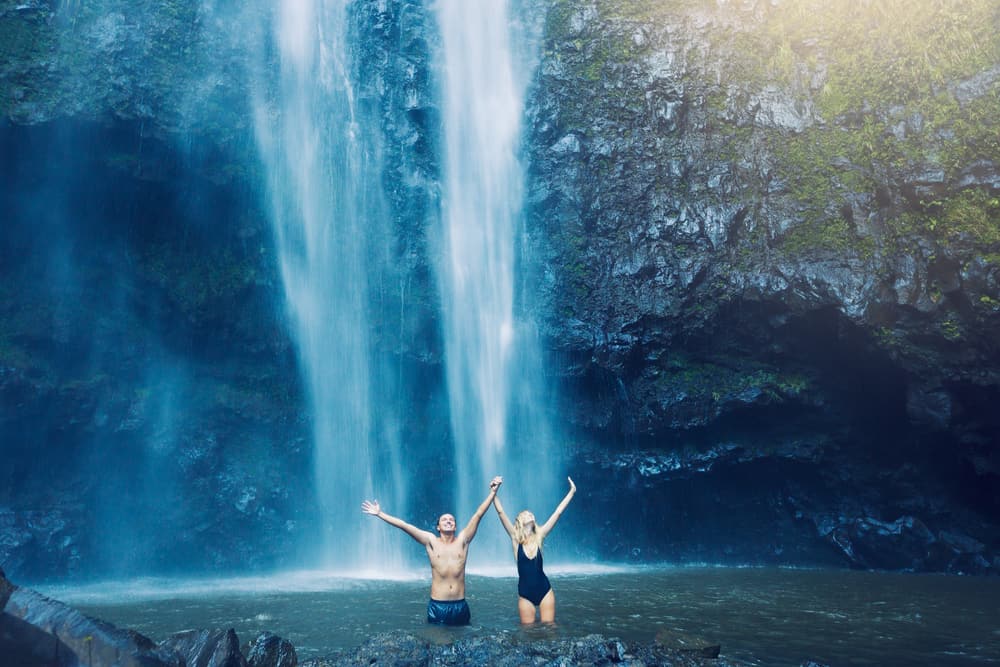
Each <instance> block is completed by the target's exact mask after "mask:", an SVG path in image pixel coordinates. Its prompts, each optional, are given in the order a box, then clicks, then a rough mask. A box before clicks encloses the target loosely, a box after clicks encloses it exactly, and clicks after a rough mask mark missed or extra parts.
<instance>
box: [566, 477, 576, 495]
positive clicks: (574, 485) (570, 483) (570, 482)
mask: <svg viewBox="0 0 1000 667" xmlns="http://www.w3.org/2000/svg"><path fill="white" fill-rule="evenodd" d="M566 479H567V480H569V492H570V493H576V484H574V483H573V478H572V477H567V478H566Z"/></svg>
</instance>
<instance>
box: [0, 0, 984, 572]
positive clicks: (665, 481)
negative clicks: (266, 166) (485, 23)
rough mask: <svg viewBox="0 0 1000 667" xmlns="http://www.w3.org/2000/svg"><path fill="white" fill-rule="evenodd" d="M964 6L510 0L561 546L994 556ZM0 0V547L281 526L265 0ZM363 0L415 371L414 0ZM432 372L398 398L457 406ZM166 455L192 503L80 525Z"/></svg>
mask: <svg viewBox="0 0 1000 667" xmlns="http://www.w3.org/2000/svg"><path fill="white" fill-rule="evenodd" d="M966 5H967V6H963V7H962V8H961V10H959V9H957V8H954V7H950V6H947V7H946V6H940V7H925V8H913V7H909V6H908V5H907V4H906V3H901V2H893V1H892V0H883V1H882V2H872V3H869V6H867V7H866V9H865V10H864V11H859V12H857V13H853V14H847V13H842V12H841V10H839V9H838V8H835V7H834V8H831V7H827V6H825V5H823V4H821V3H812V2H808V1H805V0H803V1H802V2H795V3H791V2H775V1H772V2H762V1H757V2H754V1H752V0H747V1H745V2H700V1H696V0H690V1H682V0H678V1H676V2H668V3H664V2H640V1H633V2H604V1H596V0H595V1H590V2H583V3H579V2H572V3H571V2H562V1H555V0H553V1H550V2H533V3H525V4H524V6H523V7H521V13H520V16H521V17H522V20H524V21H527V22H532V23H533V25H535V24H537V26H538V28H539V31H540V42H539V52H538V57H539V60H538V66H537V70H536V74H535V78H534V83H533V85H532V88H531V92H530V95H529V100H528V105H527V109H526V114H525V128H526V129H525V140H524V147H523V154H524V162H525V164H526V165H527V174H526V188H527V192H528V200H527V205H526V211H525V217H524V220H525V224H524V230H523V235H522V247H521V257H522V258H523V267H522V269H523V271H522V275H523V276H524V279H523V284H522V285H521V286H520V292H519V293H520V301H519V303H520V308H521V310H522V312H523V313H524V314H525V316H526V317H530V318H531V319H532V320H533V321H534V322H536V323H537V325H538V328H539V335H540V337H541V340H542V341H543V344H544V347H545V349H546V350H547V361H548V364H547V367H548V369H549V372H550V373H551V375H552V378H551V379H552V382H553V384H555V385H556V386H557V388H558V390H559V391H558V394H559V395H560V396H561V402H559V403H558V404H555V405H552V406H550V408H549V409H550V410H551V411H552V413H553V414H554V415H557V416H558V419H559V420H560V421H561V422H562V423H564V424H565V425H566V427H567V430H568V431H569V433H570V434H571V436H572V437H571V438H570V441H569V442H568V443H567V445H566V446H567V449H568V450H569V451H570V453H571V456H572V459H573V463H572V467H573V472H574V478H575V479H577V482H578V483H579V484H580V486H581V493H580V494H578V497H577V500H576V501H575V507H574V509H575V510H578V511H579V514H580V516H582V517H587V519H586V520H585V521H582V524H581V526H580V527H581V528H582V526H583V524H586V525H589V526H590V527H591V528H594V527H597V528H599V529H598V530H580V531H579V533H580V534H579V545H580V549H581V552H584V553H586V552H595V553H597V554H598V555H599V556H601V557H605V558H616V559H635V560H661V559H662V560H674V561H710V562H739V563H746V562H751V563H796V564H827V565H839V566H844V565H850V566H856V567H887V568H892V569H930V570H947V571H967V572H978V573H987V572H993V571H995V570H996V568H997V567H998V566H997V563H996V558H997V553H998V549H1000V533H998V525H1000V524H998V519H1000V501H998V498H997V495H996V492H995V488H996V483H997V481H998V480H997V477H998V461H997V454H996V443H997V436H998V433H1000V423H998V419H997V417H996V416H995V415H994V413H993V410H992V406H993V405H994V404H995V403H996V399H997V398H998V394H1000V391H998V371H1000V363H998V361H1000V360H998V352H997V345H998V338H997V334H996V332H997V331H998V320H1000V287H998V278H1000V268H998V267H1000V262H998V259H997V258H998V256H1000V231H998V230H1000V224H998V216H1000V203H998V196H1000V195H998V190H1000V180H998V174H997V163H998V162H997V161H998V160H1000V148H998V137H997V125H996V121H995V118H996V117H997V111H1000V101H998V95H1000V54H998V46H997V43H996V39H995V37H994V35H995V34H996V32H997V30H996V29H997V28H998V27H1000V26H998V14H997V10H996V9H995V8H993V7H992V6H990V3H986V2H983V3H979V2H969V3H966ZM0 7H2V9H0V35H2V39H0V44H2V46H0V48H2V49H3V50H4V52H3V57H4V65H3V69H2V71H0V92H2V104H3V117H4V120H3V121H2V124H0V138H2V139H0V141H2V146H3V152H4V160H3V167H2V168H3V170H4V171H3V182H4V191H3V195H2V196H3V198H4V208H5V210H7V211H10V212H11V213H10V214H9V217H8V219H7V221H6V222H5V224H4V233H3V236H2V239H0V241H2V252H3V257H4V261H3V263H2V266H0V271H2V272H3V274H4V281H3V287H2V288H0V289H2V290H3V291H2V292H0V296H2V304H0V307H2V308H3V314H4V315H3V324H2V325H0V326H2V330H0V367H2V374H0V396H2V399H3V401H2V410H3V412H2V417H0V418H2V421H0V426H2V429H3V447H4V452H5V455H6V461H7V463H5V465H4V466H3V468H2V469H0V472H2V474H3V475H4V479H5V485H4V488H5V491H4V495H3V496H2V497H0V534H2V536H3V537H2V541H0V545H2V546H3V550H4V551H3V553H4V559H5V560H4V564H5V567H6V569H7V570H8V571H11V572H17V573H18V575H19V576H22V577H25V576H32V577H41V576H48V575H51V574H52V573H59V572H65V571H70V572H85V571H93V570H95V569H100V568H101V566H102V565H104V566H106V567H107V566H109V565H108V564H111V563H117V564H118V565H119V566H120V567H123V568H124V569H125V570H126V571H128V570H129V569H130V568H133V569H134V567H135V566H136V565H137V564H151V565H152V567H153V568H155V569H165V568H169V567H188V566H190V567H194V568H218V567H227V568H240V567H254V566H273V565H281V564H283V563H287V562H288V555H287V554H285V553H284V551H283V548H282V545H284V544H287V543H289V542H294V541H295V537H296V534H297V532H299V531H306V530H309V525H310V521H312V520H313V519H314V518H315V517H314V516H313V514H312V512H311V509H310V508H311V503H312V493H311V490H310V488H309V485H310V483H311V482H309V481H308V480H310V479H311V477H310V474H309V472H308V468H309V452H308V444H307V437H308V428H307V425H306V424H307V422H308V415H307V414H306V413H305V412H304V410H303V407H302V398H301V389H300V388H299V386H298V380H297V377H298V375H297V371H296V368H295V360H294V354H293V352H292V350H291V343H290V341H289V338H288V333H287V330H286V328H285V326H284V323H283V320H282V304H281V299H282V297H281V294H280V287H279V285H280V283H279V281H278V280H277V278H276V273H275V272H276V267H275V265H274V260H273V252H272V248H271V241H270V236H269V234H270V232H269V230H268V229H267V221H266V214H265V211H264V208H265V207H264V205H263V203H262V202H261V201H260V199H259V198H258V197H257V193H258V192H259V190H260V178H261V173H260V171H259V166H257V161H256V158H255V156H254V145H253V138H252V127H251V126H252V119H251V118H250V111H249V102H248V99H249V96H250V91H249V89H248V86H249V84H248V80H249V76H248V74H247V72H248V70H250V69H252V68H261V67H262V68H265V69H266V68H268V67H271V66H273V65H274V63H273V56H272V57H271V58H270V59H269V58H267V57H265V58H264V59H263V60H262V61H253V62H250V61H249V60H248V54H247V49H246V45H247V44H248V43H249V42H251V41H253V40H254V34H253V31H254V30H263V29H265V28H264V27H262V26H265V25H266V16H263V15H262V16H258V17H254V16H252V11H251V15H250V16H249V17H248V14H247V11H248V10H246V9H245V8H244V9H237V8H234V7H230V6H228V5H227V4H225V3H214V4H212V3H202V4H199V3H190V2H169V3H156V4H153V3H141V2H140V3H114V2H107V3H105V5H101V6H97V5H89V4H88V5H86V6H85V4H84V3H47V2H33V3H32V2H28V3H4V4H3V5H0ZM351 16H352V21H353V30H354V34H355V35H356V38H357V44H358V46H357V49H356V52H355V56H356V63H355V68H356V76H357V85H358V92H359V96H360V103H361V105H362V106H364V107H365V108H367V109H368V110H369V111H371V113H373V114H375V115H376V116H378V117H379V118H380V119H381V120H380V123H381V127H382V132H383V135H384V136H383V145H384V150H385V152H386V157H387V159H386V160H385V164H386V165H387V167H386V172H385V176H384V188H385V191H386V194H387V197H388V199H389V201H390V204H391V206H392V208H393V215H394V225H395V232H394V237H393V238H392V239H391V240H390V243H391V252H392V253H394V256H395V257H396V258H397V261H396V262H395V271H396V273H394V274H393V275H391V276H386V280H385V281H384V284H385V288H384V303H385V304H386V305H385V308H384V310H382V311H380V313H379V317H378V318H377V322H376V326H374V327H373V328H374V329H376V331H375V334H374V335H376V337H377V338H378V340H379V345H380V347H381V349H383V350H384V352H385V354H386V355H388V356H391V357H394V358H395V359H397V360H398V363H399V364H401V365H402V366H405V367H406V368H407V369H408V371H407V372H408V373H411V374H412V376H413V377H424V378H426V386H427V387H431V388H433V387H437V386H439V385H440V382H441V371H440V363H441V359H440V356H441V352H440V349H441V346H440V340H439V338H440V336H439V333H438V326H439V323H438V315H437V313H438V312H439V310H438V305H437V303H436V298H437V296H436V290H435V287H434V285H433V283H432V280H433V279H432V272H431V271H430V268H429V261H428V252H429V251H428V244H427V229H428V225H429V224H430V223H431V221H432V220H433V219H434V216H436V215H437V205H438V202H437V196H438V194H437V193H438V180H439V173H440V165H439V164H438V160H439V158H438V152H437V151H438V141H439V127H438V125H439V122H440V121H439V111H438V108H437V102H436V92H435V78H436V73H435V71H434V64H433V59H432V57H431V53H432V51H433V49H434V45H435V40H436V39H437V38H436V36H435V33H434V22H433V18H432V16H431V15H430V13H429V10H428V8H427V7H426V6H425V5H424V3H422V2H417V1H415V0H398V1H388V0H386V1H384V2H359V3H353V4H352V5H351ZM902 16H905V17H906V20H905V21H903V20H900V19H899V17H902ZM54 175H55V176H54ZM53 247H56V248H57V249H58V252H55V253H53ZM401 304H405V307H400V305H401ZM95 341H100V343H99V344H98V343H95ZM437 395H438V394H437V393H436V392H435V391H434V390H433V389H430V390H428V391H426V392H420V393H419V394H415V395H414V396H413V397H412V400H411V403H412V404H413V406H414V409H413V411H412V413H411V414H410V416H409V419H410V422H411V423H410V425H409V428H411V429H413V430H414V431H416V430H427V429H431V430H440V431H441V432H444V431H445V430H446V428H447V417H446V416H442V414H441V411H440V409H439V407H438V404H435V400H437V399H435V396H437ZM138 442H142V443H145V444H144V445H143V448H142V449H141V451H137V444H136V443H138ZM149 443H153V444H154V446H153V447H152V448H151V449H150V448H149V446H148V445H149ZM156 443H159V444H158V445H157V444H156ZM81 462H82V463H81ZM123 462H127V463H123ZM151 469H152V470H154V471H155V474H154V473H152V472H150V470H151ZM94 470H98V471H101V472H103V473H104V476H103V477H102V476H100V475H94V474H93V471H94ZM74 471H75V472H74ZM81 471H86V472H81ZM431 479H432V480H435V479H437V478H435V477H432V478H431ZM153 480H155V483H156V484H159V485H161V489H160V490H163V491H164V492H165V493H166V492H169V493H170V494H171V496H172V497H178V498H184V499H186V500H185V502H184V503H179V504H177V505H176V506H173V507H170V508H168V509H167V510H166V512H167V513H168V515H169V516H168V518H169V520H168V521H167V525H170V526H177V527H183V529H182V530H179V531H178V532H177V534H175V535H171V536H170V539H165V538H164V536H163V535H162V534H160V531H159V530H158V529H154V528H145V527H143V528H139V527H135V526H130V525H126V526H114V525H112V526H105V528H104V529H103V530H102V529H99V527H100V526H101V522H102V518H104V517H107V516H117V514H115V513H114V512H112V511H111V510H110V508H111V507H112V506H113V505H114V504H115V503H117V502H120V499H121V498H131V497H138V498H147V500H146V501H144V502H140V503H138V505H139V506H140V509H142V510H144V511H146V512H149V511H163V510H161V508H160V507H159V506H158V505H157V504H156V503H154V501H153V498H157V497H160V496H159V495H158V494H149V495H147V496H143V495H142V494H141V493H138V491H137V488H136V487H148V486H150V485H151V484H153ZM164 480H165V481H164ZM438 481H440V480H438ZM429 484H430V482H429ZM95 508H109V509H108V511H106V512H105V511H103V510H95ZM192 517H194V518H196V520H192ZM133 523H135V524H140V523H141V522H140V521H139V520H138V519H135V520H134V521H133ZM569 525H570V524H567V527H569ZM122 531H124V532H125V533H129V534H131V535H133V536H134V538H133V539H130V540H129V541H128V543H127V544H117V543H115V541H114V540H113V539H111V538H112V537H113V535H114V534H116V532H122ZM136 537H137V538H138V539H135V538H136ZM164 544H169V545H171V547H170V548H169V549H163V548H162V547H163V545H164ZM137 545H139V546H137ZM205 545H210V548H209V550H208V553H209V555H208V556H207V557H206V556H205V554H204V550H203V547H204V546H205ZM233 545H237V546H235V547H234V546H233ZM565 548H569V547H568V545H566V547H565ZM122 550H126V551H129V552H130V553H129V554H127V555H126V557H124V558H123V557H122V554H121V553H120V551H122ZM95 562H96V563H97V564H96V565H95ZM123 562H124V565H122V563H123ZM179 563H180V564H183V565H178V564H179Z"/></svg>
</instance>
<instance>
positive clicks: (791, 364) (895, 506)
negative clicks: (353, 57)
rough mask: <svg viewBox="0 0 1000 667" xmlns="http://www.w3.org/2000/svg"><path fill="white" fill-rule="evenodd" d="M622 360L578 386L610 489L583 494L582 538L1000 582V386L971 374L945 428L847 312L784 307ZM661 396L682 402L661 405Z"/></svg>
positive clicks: (592, 445)
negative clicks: (587, 530)
mask: <svg viewBox="0 0 1000 667" xmlns="http://www.w3.org/2000/svg"><path fill="white" fill-rule="evenodd" d="M734 314H735V315H734ZM593 358H594V359H601V358H602V357H601V355H600V354H599V353H598V354H595V355H594V357H593ZM603 358H607V357H606V356H605V357H603ZM624 359H625V362H624V363H621V364H620V365H618V366H616V367H614V369H608V368H606V367H603V368H602V367H601V366H600V365H598V364H597V363H591V364H590V365H587V364H586V363H583V362H582V361H581V358H579V357H578V358H577V359H576V368H577V369H583V372H581V373H579V374H578V375H575V376H570V377H566V376H564V377H563V381H564V383H565V389H564V395H565V396H566V407H565V411H566V412H568V413H570V414H574V415H577V416H579V415H583V418H582V419H581V422H582V423H581V424H578V426H580V428H579V429H578V434H579V436H578V439H579V441H580V442H581V443H583V444H581V445H580V446H579V448H578V451H577V452H576V461H577V464H578V465H579V466H580V467H581V468H584V469H587V470H588V476H590V475H593V477H594V479H595V480H597V479H600V480H603V481H602V482H601V483H600V484H599V488H598V487H597V486H595V488H594V489H593V490H591V491H590V492H589V493H585V494H584V497H585V498H586V500H585V501H584V502H585V503H587V504H588V508H587V510H585V511H586V512H588V513H591V512H592V513H593V516H595V517H599V518H598V520H597V523H598V525H600V524H602V523H603V527H602V528H601V529H600V530H599V531H598V533H597V534H596V535H593V536H585V537H584V541H585V542H588V543H590V544H592V545H593V548H595V549H596V550H597V551H599V552H601V553H603V554H605V555H606V556H608V557H610V558H617V559H621V560H624V561H630V562H646V561H649V560H654V561H660V560H662V561H667V562H677V563H712V564H715V563H719V564H730V565H746V564H750V565H792V566H834V567H852V568H859V569H890V570H908V571H911V570H912V571H947V572H956V573H965V574H970V573H971V574H996V573H998V572H1000V558H998V549H1000V532H998V531H997V529H996V525H997V521H998V518H1000V515H998V514H997V493H996V489H997V488H1000V486H998V482H1000V478H998V475H997V472H996V471H997V469H996V466H995V455H994V454H992V449H993V447H992V443H994V442H996V440H997V436H998V435H1000V430H998V429H997V423H996V418H995V417H994V416H993V414H994V413H993V410H992V408H991V407H990V406H991V396H993V397H995V394H996V391H995V389H993V388H990V387H980V386H975V385H972V384H970V383H968V382H967V381H964V380H958V379H956V380H955V381H953V382H951V383H950V385H949V394H948V401H949V419H948V421H947V423H942V422H941V420H935V419H927V418H926V415H925V414H924V413H923V412H921V411H920V410H915V409H914V406H913V397H912V396H913V390H912V387H911V384H912V378H911V374H910V373H909V372H908V371H907V370H906V369H905V368H903V367H902V364H900V363H899V361H898V360H897V359H894V358H893V357H892V356H891V354H889V353H887V352H886V351H884V350H883V349H882V348H881V347H880V346H879V345H878V344H877V341H876V340H874V339H873V338H872V336H871V334H870V333H869V332H868V331H866V330H865V329H864V328H862V327H861V326H859V325H857V324H855V323H854V322H852V321H851V320H849V319H848V318H846V317H845V316H843V315H842V314H841V313H840V312H839V311H838V310H836V309H834V308H826V309H820V310H816V311H806V312H800V313H793V312H790V311H789V310H788V309H787V307H786V306H785V305H784V304H781V303H761V302H749V303H744V304H740V307H738V308H731V309H728V310H727V311H726V312H725V313H722V314H721V316H720V318H719V319H718V320H716V321H713V322H711V323H710V330H704V331H682V332H679V333H678V334H677V335H675V336H674V338H673V340H672V342H671V343H669V344H668V345H667V346H665V347H664V348H656V347H655V345H650V344H649V343H648V342H645V344H644V345H643V346H637V348H636V349H633V350H631V351H630V352H629V354H627V355H624ZM662 359H672V360H673V361H671V362H670V365H667V364H663V363H660V364H659V365H660V368H661V369H666V370H664V371H662V374H661V375H660V376H656V375H654V376H652V378H651V376H650V374H649V365H650V360H655V361H654V362H653V363H658V361H659V360H662ZM664 375H665V376H667V379H666V380H664V379H663V376H664ZM651 383H655V384H656V386H657V389H658V390H659V392H660V393H659V394H658V396H659V397H660V398H662V397H663V396H668V397H673V401H672V402H663V401H661V402H660V403H656V404H652V407H651V404H650V403H649V402H648V397H649V396H651V395H654V393H655V392H653V391H651V390H650V389H649V385H650V384H651ZM678 385H680V386H678ZM993 404H995V403H993ZM595 415H596V416H599V417H597V418H595ZM609 442H610V443H613V444H611V445H610V446H609V445H608V444H607V443H609ZM609 512H610V514H609Z"/></svg>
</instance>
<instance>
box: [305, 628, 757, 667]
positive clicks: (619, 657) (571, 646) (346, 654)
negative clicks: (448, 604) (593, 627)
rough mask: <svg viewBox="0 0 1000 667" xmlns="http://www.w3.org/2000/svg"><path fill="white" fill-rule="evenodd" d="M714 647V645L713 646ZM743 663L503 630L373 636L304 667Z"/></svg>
mask: <svg viewBox="0 0 1000 667" xmlns="http://www.w3.org/2000/svg"><path fill="white" fill-rule="evenodd" d="M717 648H718V647H716V649H717ZM746 664H747V663H744V662H741V661H737V660H729V659H726V658H709V657H704V656H703V655H702V654H701V652H700V650H699V651H692V650H686V649H679V648H671V647H668V646H666V645H664V644H662V643H660V642H651V643H648V644H636V643H631V642H623V641H621V640H619V639H615V638H608V637H603V636H601V635H588V636H586V637H581V638H576V639H554V640H551V641H538V642H532V643H528V644H526V643H521V642H518V641H516V640H515V639H514V638H513V637H511V636H510V635H508V634H503V633H495V634H491V635H486V636H482V637H474V638H471V639H462V640H459V641H457V642H454V643H452V644H446V645H438V644H431V643H430V642H428V641H426V640H423V639H420V638H418V637H415V636H414V635H411V634H409V633H406V632H389V633H383V634H379V635H375V636H374V637H372V638H371V639H370V640H368V641H367V642H366V643H365V644H363V645H362V646H360V647H359V648H357V649H353V650H348V651H341V652H339V653H336V654H334V655H332V656H329V657H327V658H322V659H318V660H307V661H306V662H304V663H302V665H303V667H334V665H336V666H337V667H341V666H345V667H347V666H356V667H367V666H368V665H379V666H380V667H417V666H420V665H435V666H438V665H441V666H443V665H449V666H458V665H470V666H471V665H496V666H497V667H508V666H509V667H520V666H521V665H560V666H566V667H568V666H570V665H634V666H638V665H662V666H663V667H699V666H701V665H713V666H714V667H727V666H731V667H740V666H742V665H746Z"/></svg>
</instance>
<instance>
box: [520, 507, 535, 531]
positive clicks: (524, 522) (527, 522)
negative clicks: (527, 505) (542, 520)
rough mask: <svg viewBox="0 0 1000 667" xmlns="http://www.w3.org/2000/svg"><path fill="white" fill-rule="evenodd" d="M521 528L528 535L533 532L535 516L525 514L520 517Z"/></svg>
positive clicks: (528, 513)
mask: <svg viewBox="0 0 1000 667" xmlns="http://www.w3.org/2000/svg"><path fill="white" fill-rule="evenodd" d="M521 526H522V527H523V528H524V529H525V530H526V531H528V532H529V533H533V532H535V515H534V514H532V513H531V512H525V513H524V514H522V515H521Z"/></svg>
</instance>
